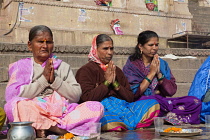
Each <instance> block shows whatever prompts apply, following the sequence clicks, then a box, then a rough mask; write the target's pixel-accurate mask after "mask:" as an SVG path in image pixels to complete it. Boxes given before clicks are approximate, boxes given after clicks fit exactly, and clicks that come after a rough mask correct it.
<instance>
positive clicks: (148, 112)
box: [100, 97, 160, 131]
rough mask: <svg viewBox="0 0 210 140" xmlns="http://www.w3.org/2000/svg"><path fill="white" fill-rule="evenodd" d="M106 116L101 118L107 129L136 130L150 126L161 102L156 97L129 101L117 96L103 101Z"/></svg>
mask: <svg viewBox="0 0 210 140" xmlns="http://www.w3.org/2000/svg"><path fill="white" fill-rule="evenodd" d="M101 103H102V105H103V106H104V117H103V118H102V119H101V120H100V122H101V123H102V128H104V127H105V130H106V131H107V130H108V131H122V130H135V129H136V128H141V127H148V126H150V125H151V124H152V123H153V119H154V117H157V116H158V114H159V111H160V110H159V104H158V102H157V101H156V100H154V99H148V100H141V101H136V102H132V103H128V102H126V101H125V100H121V99H118V98H115V97H108V98H105V99H104V100H102V101H101Z"/></svg>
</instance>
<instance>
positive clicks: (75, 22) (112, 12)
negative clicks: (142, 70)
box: [0, 0, 192, 47]
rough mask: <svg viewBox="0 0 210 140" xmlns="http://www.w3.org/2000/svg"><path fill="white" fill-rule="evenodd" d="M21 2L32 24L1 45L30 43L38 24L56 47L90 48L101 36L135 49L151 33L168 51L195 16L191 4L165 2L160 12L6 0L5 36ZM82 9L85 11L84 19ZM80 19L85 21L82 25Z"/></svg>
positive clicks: (124, 4)
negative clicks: (117, 26) (114, 25)
mask: <svg viewBox="0 0 210 140" xmlns="http://www.w3.org/2000/svg"><path fill="white" fill-rule="evenodd" d="M19 2H24V5H23V8H26V9H28V10H29V11H28V12H29V13H28V15H23V18H25V19H27V20H29V22H19V21H17V24H16V26H15V28H14V30H13V31H12V32H11V33H10V34H9V35H7V36H8V37H7V36H4V37H0V42H12V43H26V42H27V40H28V39H27V36H28V30H29V29H30V28H31V27H33V26H34V25H37V24H44V25H47V26H49V27H50V28H51V29H52V30H53V31H54V34H55V42H56V44H59V45H72V46H88V45H90V41H91V40H92V38H93V36H95V35H96V34H99V33H106V34H109V35H111V36H112V37H113V38H114V39H115V45H116V46H121V47H128V46H135V44H136V36H137V35H138V34H139V33H140V32H141V31H143V30H148V29H149V30H154V31H156V32H157V33H158V34H159V36H160V37H161V40H163V41H161V43H163V44H161V46H162V47H166V46H167V45H166V38H169V37H171V35H172V34H174V33H176V32H180V31H184V30H191V18H192V16H191V14H190V13H189V10H188V5H187V4H188V1H187V0H186V2H181V3H178V2H174V1H172V2H170V1H168V0H161V1H159V2H160V8H161V5H164V6H165V5H167V6H168V8H165V9H163V8H162V10H161V11H159V12H156V11H148V9H147V8H146V7H145V3H144V0H132V1H126V0H114V1H113V7H106V6H96V5H95V3H94V2H93V1H87V0H77V1H73V0H70V2H62V1H49V0H42V1H41V0H12V2H11V3H10V4H9V5H7V4H8V3H9V0H8V1H6V0H5V1H4V3H3V4H4V8H3V9H2V10H1V12H2V13H1V15H2V19H4V20H2V22H3V21H4V22H3V23H2V25H4V28H3V29H2V32H7V31H9V29H11V28H12V27H13V25H14V24H15V23H16V18H17V12H18V4H19ZM6 5H7V6H6ZM162 7H163V6H162ZM81 9H83V10H85V13H83V16H82V13H81ZM79 18H80V19H84V21H79ZM116 18H118V19H120V21H121V22H120V23H121V29H122V30H123V32H124V35H118V36H117V37H115V35H113V31H112V29H111V28H110V21H111V20H113V19H116ZM0 23H1V20H0ZM6 37H7V38H6ZM122 42H123V43H122Z"/></svg>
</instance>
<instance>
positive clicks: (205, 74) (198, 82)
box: [188, 56, 210, 122]
mask: <svg viewBox="0 0 210 140" xmlns="http://www.w3.org/2000/svg"><path fill="white" fill-rule="evenodd" d="M209 89H210V56H209V57H208V58H207V59H206V60H205V62H204V63H203V64H202V65H201V67H200V68H199V69H198V71H197V73H196V74H195V77H194V80H193V82H192V85H191V87H190V90H189V92H188V95H189V96H195V97H197V98H198V99H200V100H201V101H203V99H204V97H205V94H206V92H207V91H208V90H209ZM205 115H210V102H202V109H201V114H200V119H201V122H205Z"/></svg>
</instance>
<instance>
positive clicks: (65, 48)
mask: <svg viewBox="0 0 210 140" xmlns="http://www.w3.org/2000/svg"><path fill="white" fill-rule="evenodd" d="M89 51H90V46H70V45H55V47H54V52H56V53H62V54H65V53H73V54H88V53H89ZM133 51H134V47H115V54H116V55H130V54H131V53H132V52H133ZM0 52H29V51H28V48H27V45H26V44H10V43H0ZM158 54H159V55H160V56H164V55H166V54H174V55H177V56H199V57H207V56H209V55H210V49H188V48H179V49H177V48H166V49H161V48H160V49H159V51H158Z"/></svg>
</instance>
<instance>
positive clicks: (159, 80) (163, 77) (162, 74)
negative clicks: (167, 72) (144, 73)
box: [157, 74, 165, 81]
mask: <svg viewBox="0 0 210 140" xmlns="http://www.w3.org/2000/svg"><path fill="white" fill-rule="evenodd" d="M163 78H165V76H164V75H163V74H162V77H161V78H159V79H157V80H158V81H161V80H163Z"/></svg>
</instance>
